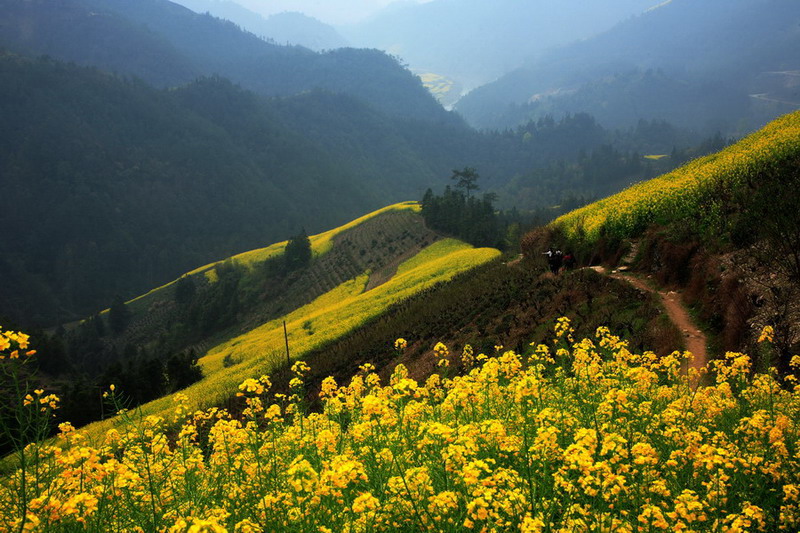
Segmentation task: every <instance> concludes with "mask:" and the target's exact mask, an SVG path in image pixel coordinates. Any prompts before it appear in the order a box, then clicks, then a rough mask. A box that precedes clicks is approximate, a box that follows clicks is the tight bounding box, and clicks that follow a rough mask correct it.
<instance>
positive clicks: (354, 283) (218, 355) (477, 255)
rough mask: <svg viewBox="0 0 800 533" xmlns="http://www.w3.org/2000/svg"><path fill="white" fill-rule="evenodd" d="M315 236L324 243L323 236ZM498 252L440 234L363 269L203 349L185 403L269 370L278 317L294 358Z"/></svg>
mask: <svg viewBox="0 0 800 533" xmlns="http://www.w3.org/2000/svg"><path fill="white" fill-rule="evenodd" d="M323 235H325V234H323ZM330 237H331V236H328V238H330ZM321 241H322V242H323V243H324V242H325V239H321ZM318 242H320V241H318ZM499 255H500V252H499V251H498V250H495V249H493V248H473V247H472V246H470V245H468V244H465V243H463V242H461V241H457V240H455V239H445V240H442V241H438V242H436V243H434V244H432V245H430V246H428V247H427V248H425V249H424V250H423V251H421V252H420V253H419V254H417V255H416V256H414V257H413V258H411V259H409V260H408V261H406V262H404V263H403V264H402V265H401V266H400V267H399V268H398V270H397V273H396V274H395V276H394V277H392V279H391V280H389V281H388V282H386V283H384V284H383V285H380V286H378V287H376V288H374V289H372V290H370V291H367V292H364V288H365V287H366V283H367V280H368V277H369V276H368V274H367V273H364V274H363V275H361V276H359V277H357V278H355V279H353V280H350V281H347V282H345V283H343V284H342V285H340V286H339V287H337V288H335V289H334V290H332V291H330V292H328V293H326V294H324V295H322V296H320V297H319V298H317V299H316V300H314V301H313V302H311V303H309V304H308V305H305V306H303V307H301V308H299V309H297V310H295V311H293V312H291V313H289V314H288V315H286V316H285V317H281V318H279V319H277V320H272V321H270V322H267V323H266V324H263V325H261V326H259V327H257V328H255V329H254V330H252V331H249V332H247V333H245V334H243V335H240V336H239V337H236V338H233V339H231V340H229V341H227V342H224V343H222V344H220V345H218V346H216V347H214V348H212V349H211V350H209V351H208V353H207V354H206V355H205V356H204V357H202V358H201V359H200V365H201V366H202V368H203V372H204V374H205V377H204V378H203V379H202V380H201V381H199V382H198V383H196V384H194V385H192V386H190V387H189V388H187V389H185V390H184V391H182V392H183V393H184V394H185V395H187V396H188V397H189V405H188V407H189V408H190V409H203V408H207V407H210V406H214V405H217V404H219V403H221V402H223V401H224V400H225V399H227V398H229V397H230V396H232V395H233V394H234V393H235V392H236V387H237V386H238V384H239V383H241V382H242V381H243V380H244V379H246V378H248V377H258V376H259V375H261V374H265V373H270V372H272V371H273V370H274V368H275V367H276V365H278V364H280V363H281V362H283V361H284V360H285V357H286V356H285V348H284V339H283V320H286V323H287V328H288V332H289V344H290V350H291V355H292V358H297V359H299V358H302V356H303V354H304V353H306V352H308V351H310V350H312V349H314V348H316V347H318V346H320V345H322V344H323V343H325V342H328V341H330V340H333V339H336V338H338V337H340V336H342V335H344V334H346V333H348V332H350V331H352V330H354V329H355V328H357V327H358V326H360V325H361V324H363V323H365V322H366V321H368V320H370V319H371V318H373V317H376V316H378V315H380V314H381V313H383V312H384V311H386V309H388V307H389V306H391V305H392V304H393V303H395V302H398V301H400V300H403V299H405V298H408V297H410V296H412V295H414V294H416V293H418V292H420V291H422V290H424V289H426V288H428V287H430V286H432V285H434V284H436V283H439V282H442V281H447V280H449V279H452V278H453V277H454V276H456V275H457V274H459V273H461V272H465V271H467V270H469V269H472V268H474V267H476V266H479V265H481V264H484V263H486V262H488V261H491V260H493V259H495V258H497V257H498V256H499ZM304 326H305V327H304ZM312 332H313V333H312ZM228 354H230V355H231V356H232V358H234V359H235V360H236V361H240V362H239V363H238V364H235V365H234V366H231V367H228V368H225V367H224V366H223V360H224V358H225V356H226V355H228ZM122 392H123V393H124V391H122ZM172 407H173V406H172V399H171V397H165V398H161V399H159V400H156V401H153V402H151V403H148V404H146V405H144V406H143V407H142V413H143V414H144V415H159V416H165V417H166V416H168V413H169V412H170V410H171V409H172ZM115 423H116V421H115V420H106V421H103V422H98V423H95V424H92V425H90V426H88V427H87V428H86V430H85V432H86V433H87V434H88V435H90V436H94V437H98V438H99V437H100V436H102V435H103V434H104V433H105V431H106V430H108V429H110V428H111V427H113V425H114V424H115Z"/></svg>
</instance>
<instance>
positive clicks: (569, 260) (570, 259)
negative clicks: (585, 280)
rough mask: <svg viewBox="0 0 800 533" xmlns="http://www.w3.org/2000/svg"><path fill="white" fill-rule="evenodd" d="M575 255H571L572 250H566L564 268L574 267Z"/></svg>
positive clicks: (570, 268)
mask: <svg viewBox="0 0 800 533" xmlns="http://www.w3.org/2000/svg"><path fill="white" fill-rule="evenodd" d="M575 262H576V261H575V256H574V255H572V252H567V253H566V254H564V269H566V270H572V269H573V268H575Z"/></svg>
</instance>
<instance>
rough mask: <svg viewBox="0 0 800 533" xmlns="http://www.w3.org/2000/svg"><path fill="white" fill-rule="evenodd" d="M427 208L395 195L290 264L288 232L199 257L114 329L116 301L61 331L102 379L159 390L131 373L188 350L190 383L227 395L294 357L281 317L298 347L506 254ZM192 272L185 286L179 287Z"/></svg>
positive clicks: (202, 394) (206, 399)
mask: <svg viewBox="0 0 800 533" xmlns="http://www.w3.org/2000/svg"><path fill="white" fill-rule="evenodd" d="M418 210H419V206H418V205H417V204H416V203H413V202H409V203H405V204H397V205H393V206H389V207H387V208H384V209H381V210H379V211H376V212H374V213H371V214H369V215H366V216H364V217H361V218H359V219H357V220H354V221H352V222H351V223H349V224H346V225H344V226H341V227H339V228H336V229H334V230H331V231H328V232H325V233H322V234H319V235H315V236H312V237H311V238H310V242H311V249H312V252H313V258H312V260H311V262H310V264H309V265H308V266H305V267H301V268H299V269H298V268H287V267H286V263H285V252H284V250H285V248H286V245H287V244H286V243H285V242H284V243H276V244H274V245H272V246H270V247H267V248H263V249H258V250H253V251H250V252H247V253H244V254H240V255H237V256H234V257H232V258H230V259H228V260H226V261H222V262H218V263H213V264H210V265H206V266H204V267H201V268H198V269H195V270H193V271H192V272H189V273H187V274H186V275H184V276H182V277H181V278H180V279H178V280H175V281H174V282H172V283H170V284H167V285H165V286H162V287H159V288H157V289H154V290H152V291H150V292H149V293H147V294H145V295H142V296H141V297H139V298H136V299H134V300H132V301H130V302H128V303H127V304H126V305H125V308H126V314H127V316H128V319H127V320H126V322H125V325H124V328H123V329H121V330H117V331H115V330H114V326H113V318H112V317H111V313H112V312H113V309H112V311H111V312H106V313H103V314H101V315H99V316H96V317H94V318H93V319H91V320H87V321H84V322H82V323H80V324H74V325H72V326H71V327H69V328H68V331H67V332H66V333H65V334H64V336H63V337H62V341H63V342H65V343H66V344H67V346H68V352H69V353H72V354H77V356H76V358H75V359H74V360H73V361H72V364H73V365H79V367H80V368H82V369H83V372H84V373H85V372H93V373H95V374H97V373H99V372H104V377H103V379H105V380H108V381H109V382H114V383H116V384H117V385H118V386H120V388H122V389H126V390H128V394H129V396H130V397H131V398H132V399H137V398H139V399H150V398H152V396H150V397H149V398H148V397H147V395H148V394H150V392H147V391H144V392H142V393H140V392H139V391H138V388H141V387H142V386H143V384H142V383H141V379H140V377H134V378H132V379H134V381H132V382H131V383H127V378H124V376H126V375H127V376H129V377H130V376H131V372H132V371H134V370H135V369H137V368H139V366H141V365H142V364H143V363H145V362H146V361H150V363H148V364H155V362H156V361H158V360H161V361H162V363H161V364H163V361H164V360H166V359H167V358H168V357H170V356H171V354H175V353H180V352H184V353H185V352H186V351H189V350H190V351H191V352H192V353H195V354H197V356H198V357H199V358H200V360H199V363H200V366H201V368H202V369H203V372H204V374H205V377H204V378H203V380H202V381H201V382H200V383H198V384H196V385H193V386H192V387H190V389H188V391H187V393H189V394H190V395H192V397H196V399H197V401H198V402H199V403H198V405H201V404H202V405H206V406H209V405H215V404H219V403H220V402H223V401H225V399H226V398H228V397H230V396H231V395H232V394H233V392H232V391H233V388H232V386H233V385H235V384H236V380H237V379H244V377H247V376H251V375H253V374H254V373H255V374H257V373H259V372H268V371H271V370H270V369H273V368H275V367H276V366H280V365H282V364H284V363H285V361H286V350H285V346H284V329H283V323H284V321H285V322H286V325H287V330H288V334H289V337H288V338H289V345H290V350H291V356H292V358H293V359H294V358H298V357H301V356H302V354H304V353H306V352H307V351H309V350H311V349H313V348H317V347H319V346H322V345H324V344H325V343H328V342H330V341H332V340H334V339H336V338H338V337H340V336H342V335H344V334H346V333H349V332H351V331H353V330H355V329H356V328H358V327H359V326H360V325H362V324H363V323H365V322H366V321H369V320H371V319H373V318H375V317H376V316H378V315H380V314H382V313H384V312H385V311H386V309H388V308H389V307H390V306H391V305H393V304H395V303H396V302H398V301H400V300H403V299H405V298H408V297H410V296H412V295H415V294H420V293H422V292H424V291H425V290H427V289H428V288H430V287H432V286H433V285H436V284H437V283H440V282H442V281H446V280H448V279H451V278H452V277H453V276H456V275H457V274H459V273H461V272H463V271H465V270H469V269H471V268H474V267H476V266H478V265H480V264H483V263H485V262H487V261H491V260H493V259H495V258H496V257H497V256H498V255H499V252H498V251H497V250H494V249H474V248H472V247H471V246H469V245H467V244H464V243H462V242H460V241H456V240H453V239H443V238H442V237H441V236H440V235H438V234H436V233H434V232H432V231H430V230H428V229H427V228H425V226H424V224H423V222H422V217H421V216H420V215H419V214H418ZM187 283H189V284H191V286H192V290H191V291H190V292H189V293H188V296H187V295H186V294H187V293H186V292H185V291H184V293H183V294H181V290H182V289H181V285H183V288H184V289H185V287H186V284H187ZM98 322H100V323H101V324H103V327H98ZM137 365H139V366H137ZM156 366H158V365H156ZM126 369H127V370H126ZM134 374H135V373H134ZM136 376H138V374H136ZM99 378H100V376H97V379H99ZM98 385H102V384H101V383H98ZM145 385H146V384H145ZM134 387H136V388H137V389H136V390H134ZM148 387H149V385H148ZM156 389H157V387H156V388H154V389H153V391H155V390H156ZM148 390H149V388H148ZM74 394H76V395H77V396H76V398H77V397H84V396H85V397H86V398H87V399H89V398H91V397H93V395H95V394H99V392H97V391H96V389H95V388H94V386H93V385H91V384H87V385H86V387H85V390H79V391H74ZM161 394H164V392H163V391H162V392H161ZM71 402H74V399H72V400H71ZM70 409H73V410H76V411H75V413H76V414H75V415H72V416H71V418H73V419H74V420H75V421H76V422H79V421H81V420H85V419H87V418H88V419H91V418H92V416H94V415H91V413H88V412H86V413H84V412H83V411H86V410H87V409H88V410H92V409H93V405H89V404H87V403H86V402H84V403H83V405H81V404H78V405H74V403H73V404H72V407H70ZM98 414H99V413H98ZM78 415H80V417H79V416H78ZM79 418H80V419H79Z"/></svg>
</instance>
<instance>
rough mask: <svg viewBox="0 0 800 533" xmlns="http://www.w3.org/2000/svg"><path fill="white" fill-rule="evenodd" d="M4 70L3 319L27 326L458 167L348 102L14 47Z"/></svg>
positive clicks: (339, 220)
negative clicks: (164, 79)
mask: <svg viewBox="0 0 800 533" xmlns="http://www.w3.org/2000/svg"><path fill="white" fill-rule="evenodd" d="M0 71H2V77H0V96H2V99H1V101H0V112H2V116H3V117H4V120H3V122H2V124H0V172H1V173H2V175H3V187H4V194H6V195H8V197H14V198H17V201H16V202H14V203H13V204H12V205H9V206H8V207H7V208H6V209H4V210H3V211H2V212H1V213H0V223H2V226H3V228H4V232H3V236H2V237H0V272H2V276H0V277H1V278H2V279H0V314H5V315H7V316H8V317H9V318H10V319H12V320H15V321H19V322H20V323H24V324H28V325H36V326H49V325H53V324H57V323H59V322H62V321H68V320H75V319H77V318H78V317H81V316H85V315H88V314H91V313H94V312H96V311H97V310H98V309H103V308H104V307H108V306H109V305H110V304H111V302H112V301H113V299H114V297H115V296H117V295H118V296H121V297H126V298H127V297H130V296H131V295H134V294H138V293H141V292H142V291H144V290H146V289H147V288H149V287H152V286H154V285H159V284H161V283H164V282H165V281H167V280H169V279H172V278H174V277H175V276H177V275H179V274H180V273H181V272H185V271H187V270H189V269H190V268H192V267H193V266H194V265H197V264H204V263H207V262H209V261H211V260H214V259H217V258H221V257H227V256H229V255H231V254H232V253H236V252H238V251H242V250H248V249H252V248H255V247H258V246H262V245H263V243H264V242H273V241H276V240H282V239H285V238H287V237H288V236H289V235H291V234H292V233H293V232H297V231H299V230H300V228H301V227H306V229H307V230H308V231H310V232H318V231H322V230H323V229H325V228H326V227H331V226H335V225H339V224H343V223H345V222H346V221H347V220H349V219H351V218H353V217H355V216H358V215H359V214H360V213H364V212H366V211H370V210H372V209H376V208H378V207H380V206H381V205H386V204H388V203H391V202H396V201H400V200H402V199H407V198H419V197H421V196H422V193H423V192H424V191H425V189H426V188H427V187H430V186H432V185H434V184H435V183H436V182H437V181H438V180H439V179H442V178H444V176H446V174H444V172H442V173H441V174H440V172H441V168H442V167H443V168H444V169H445V172H446V169H448V168H452V167H450V166H443V165H442V164H441V163H440V162H439V161H438V159H440V158H441V157H442V156H444V165H457V164H458V159H457V158H458V156H457V155H455V154H453V155H448V154H447V153H446V152H447V149H446V148H445V147H440V148H436V147H432V146H426V147H425V149H424V150H421V149H419V148H418V147H416V146H415V145H414V144H413V143H411V142H410V141H409V140H407V139H408V135H409V134H408V131H407V130H406V129H405V128H404V127H402V125H403V124H404V123H401V122H400V119H390V118H388V117H387V116H386V115H383V114H381V113H379V112H378V111H376V110H375V109H373V108H371V107H370V106H368V105H367V104H364V103H363V102H361V101H359V100H357V99H356V98H354V97H352V96H347V95H341V94H340V95H334V94H330V93H324V92H308V93H305V94H303V95H299V96H295V97H286V98H283V99H270V100H267V99H264V98H261V97H259V96H257V95H255V94H253V93H251V92H248V91H245V90H243V89H241V88H240V87H238V86H236V85H234V84H233V83H231V82H229V81H227V80H224V79H221V78H216V77H215V78H204V79H201V80H198V81H195V82H194V83H191V84H189V85H186V86H183V87H181V88H178V89H173V90H168V91H163V90H158V89H154V88H151V87H149V86H147V85H145V84H143V83H141V82H138V81H132V80H124V79H121V78H118V77H115V76H112V75H108V74H106V73H104V72H101V71H98V70H95V69H90V68H81V67H77V66H75V65H68V64H64V63H60V62H57V61H52V60H45V59H40V60H29V59H25V58H21V57H18V56H14V55H11V54H5V55H2V56H0ZM420 127H424V126H422V125H420ZM456 132H457V135H458V136H461V135H464V136H465V137H466V136H467V132H466V128H456ZM431 133H433V132H431ZM469 135H471V134H469ZM468 138H469V139H471V141H470V142H474V143H477V139H476V138H475V136H474V135H472V136H471V137H468ZM440 176H441V177H440Z"/></svg>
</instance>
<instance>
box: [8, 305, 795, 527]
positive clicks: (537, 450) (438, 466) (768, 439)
mask: <svg viewBox="0 0 800 533" xmlns="http://www.w3.org/2000/svg"><path fill="white" fill-rule="evenodd" d="M573 333H574V331H573V328H572V324H571V323H570V320H569V319H568V318H561V319H559V320H558V322H557V324H556V325H555V327H554V329H553V333H552V338H551V340H550V341H549V342H548V343H547V344H540V345H536V346H530V347H529V348H528V349H526V350H525V351H524V353H515V352H514V351H508V350H504V349H503V348H502V347H500V346H498V347H496V351H495V352H494V353H491V354H476V353H475V352H474V351H473V350H472V349H471V348H469V347H465V348H464V349H463V350H462V351H461V353H457V352H455V351H451V350H450V349H449V348H448V347H447V346H445V345H444V344H441V343H440V344H437V345H436V346H435V348H434V352H435V357H436V358H437V360H438V365H437V367H438V369H439V373H438V374H434V375H432V376H430V377H429V378H428V379H427V380H426V381H425V382H424V383H421V382H417V381H415V380H413V379H411V378H410V377H409V375H408V372H407V371H406V369H405V368H404V367H403V366H398V367H397V368H395V370H394V372H393V374H392V375H391V377H390V378H389V379H388V380H386V381H383V380H381V378H380V377H379V376H378V374H377V373H375V371H374V368H372V367H371V366H370V365H365V366H363V367H362V369H361V372H359V373H358V374H357V375H355V376H353V377H352V379H350V381H349V382H348V383H336V382H335V381H334V380H333V378H327V379H325V380H324V381H323V382H322V386H321V391H320V397H321V400H322V404H323V409H322V411H321V412H308V411H307V409H306V408H305V406H304V404H303V400H302V398H304V387H305V383H304V380H305V377H306V376H307V374H308V371H309V369H308V367H307V366H306V365H305V363H303V362H302V361H298V362H296V363H295V365H294V367H293V369H292V370H293V373H294V378H293V379H292V381H291V385H290V386H291V394H290V395H289V396H286V395H280V394H278V395H276V394H274V393H272V392H271V391H270V388H271V382H270V378H269V376H267V375H262V376H253V377H250V378H247V379H245V380H244V381H243V382H241V384H240V385H239V387H238V391H239V396H240V401H241V402H242V403H243V407H244V411H243V413H242V416H241V417H237V418H233V417H232V416H231V415H230V414H229V413H228V412H226V411H224V410H221V409H218V408H212V409H204V410H193V409H191V408H189V405H190V404H189V401H188V398H187V397H186V396H185V395H182V394H177V395H175V396H174V397H173V398H172V401H173V409H172V410H171V412H170V413H169V414H168V415H164V416H153V415H150V416H145V415H143V414H139V413H136V412H126V411H124V410H122V412H121V416H122V417H123V418H124V419H125V422H126V423H125V425H124V426H122V427H120V428H119V429H111V430H109V431H108V432H107V433H106V435H105V438H104V439H103V441H102V442H98V443H90V442H88V441H87V440H86V438H85V437H84V436H83V435H82V434H81V433H80V432H77V431H75V430H74V429H73V428H72V426H70V425H69V424H62V425H61V426H60V433H59V435H58V437H57V438H56V439H55V440H54V441H51V442H38V443H35V442H34V443H30V444H28V443H27V442H23V441H22V440H19V439H17V441H16V442H18V443H19V444H20V445H19V446H18V447H17V452H16V460H17V464H18V466H19V468H18V469H17V470H16V472H15V473H13V474H11V475H9V476H7V477H6V478H5V479H4V480H3V483H2V484H0V531H2V532H12V531H13V532H19V531H56V532H67V531H69V532H74V531H140V532H150V531H163V532H193V533H194V532H223V531H231V532H242V533H244V532H267V531H307V532H318V533H325V532H340V531H344V532H368V531H442V532H445V531H487V532H488V531H521V532H541V531H544V532H576V531H577V532H589V531H591V532H596V531H608V532H611V531H615V532H633V531H636V532H657V531H698V532H699V531H709V532H710V531H714V532H728V533H734V532H744V531H798V529H800V462H799V461H798V457H799V455H798V454H799V453H800V450H799V449H798V430H800V426H799V425H798V421H800V386H798V381H797V378H796V377H795V376H793V375H789V376H786V377H782V378H780V377H778V376H777V375H776V374H775V373H774V372H770V373H767V374H754V373H753V372H752V368H751V363H750V359H749V358H748V356H747V355H744V354H739V353H728V354H725V355H724V356H723V357H721V358H720V359H719V360H718V361H715V362H714V363H712V364H711V366H710V368H707V369H706V368H704V369H702V370H699V371H698V370H689V371H688V372H687V371H685V368H687V361H688V359H690V358H691V354H689V353H685V352H683V353H682V352H674V353H673V354H671V355H669V356H667V357H664V358H658V357H657V356H655V355H654V354H653V353H649V352H644V353H632V352H631V351H630V350H629V349H628V345H627V343H626V342H625V341H623V340H622V339H620V338H618V337H616V336H614V335H613V334H612V333H611V332H610V331H609V330H608V329H607V328H602V327H601V328H599V329H598V330H597V332H596V334H595V336H594V337H593V338H587V339H575V338H573ZM772 334H773V332H772V331H765V333H764V335H763V336H762V337H763V338H762V343H764V344H763V345H762V347H763V349H769V343H770V337H771V335H772ZM408 342H410V341H409V340H406V339H398V340H397V341H396V342H395V343H394V346H387V350H398V351H402V350H403V349H405V347H406V346H407V344H408ZM27 343H28V339H27V337H26V336H25V335H23V334H21V333H14V332H3V333H2V334H0V350H2V352H1V353H0V357H1V358H2V359H0V364H1V365H2V369H3V375H4V376H5V377H6V378H9V379H11V381H12V382H14V383H16V385H15V387H16V390H17V395H18V396H19V397H18V398H16V399H15V400H14V402H15V403H14V404H13V405H12V406H11V408H12V409H14V410H15V412H16V413H17V415H18V416H19V417H23V418H24V417H28V418H27V420H30V421H36V420H39V421H41V420H46V419H47V418H48V417H50V416H51V414H52V411H53V409H55V408H56V407H57V399H55V398H49V399H48V400H47V401H43V400H44V398H45V397H46V396H45V394H44V391H32V392H28V391H27V390H26V383H25V380H24V378H23V376H24V372H22V369H24V367H25V365H26V364H27V363H28V362H29V361H30V360H31V358H32V357H34V354H30V353H28V352H26V351H25V350H26V348H27ZM458 360H460V362H461V365H460V366H462V367H464V368H465V369H466V370H465V373H463V374H462V375H451V374H450V371H451V370H452V369H453V368H454V367H455V366H456V365H454V364H453V363H455V362H456V361H458ZM793 364H794V366H793V368H794V369H795V370H797V367H798V366H800V357H797V358H795V359H794V360H793ZM698 384H699V385H698ZM12 388H13V387H12ZM28 394H30V397H28V396H26V395H28ZM119 394H120V391H118V390H114V388H113V387H112V389H111V390H109V391H108V399H109V401H110V402H114V403H116V405H117V406H119V405H120V404H119ZM26 402H27V403H26ZM18 419H21V418H18ZM34 425H35V424H34ZM5 429H6V430H7V431H6V433H9V434H11V433H13V431H8V428H5Z"/></svg>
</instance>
